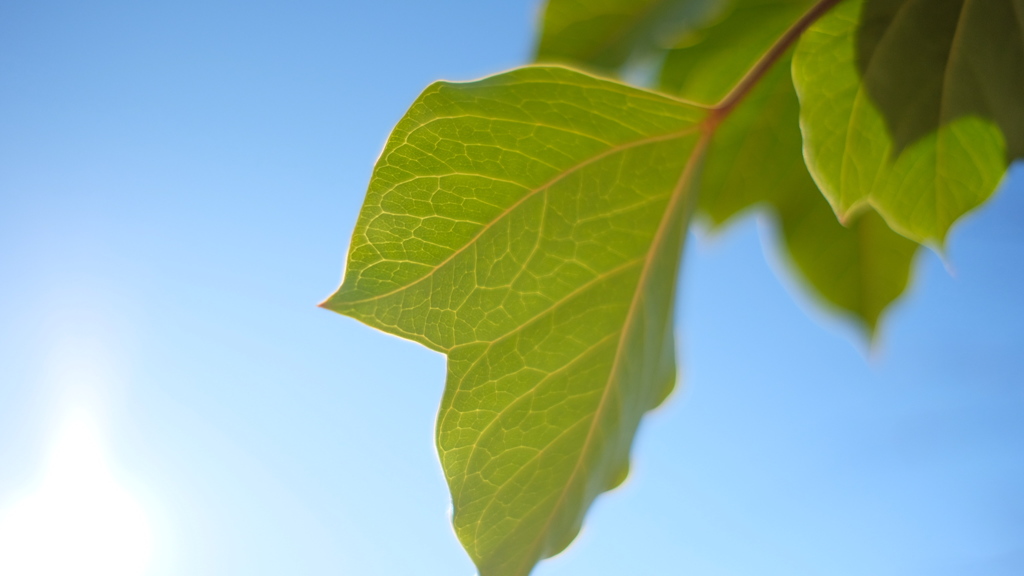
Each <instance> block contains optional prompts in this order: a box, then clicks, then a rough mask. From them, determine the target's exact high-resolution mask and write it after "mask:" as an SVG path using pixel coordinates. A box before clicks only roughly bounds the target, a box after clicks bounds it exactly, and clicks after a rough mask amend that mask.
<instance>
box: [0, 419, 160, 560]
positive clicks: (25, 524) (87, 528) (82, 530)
mask: <svg viewBox="0 0 1024 576" xmlns="http://www.w3.org/2000/svg"><path fill="white" fill-rule="evenodd" d="M151 548H152V533H151V531H150V528H149V524H148V522H147V519H146V516H145V513H144V512H143V510H142V508H141V507H140V506H139V504H138V503H137V502H136V501H135V500H134V499H133V498H132V496H131V494H129V493H128V492H127V491H126V490H125V489H124V488H123V487H122V486H121V485H120V484H119V483H118V482H117V479H116V478H115V477H114V476H113V474H112V472H111V471H110V468H109V466H108V464H107V459H106V455H105V454H104V451H103V444H102V441H101V437H100V434H99V430H98V429H97V427H96V425H95V423H94V422H93V421H92V420H91V419H90V418H89V417H88V416H87V415H85V414H81V413H79V414H76V415H74V416H72V417H71V418H69V419H68V421H67V422H66V423H65V425H64V427H63V428H62V429H61V431H60V433H59V434H58V436H57V441H56V443H55V445H54V447H53V452H52V454H51V457H50V461H49V465H48V467H47V470H46V474H45V476H44V478H43V481H42V483H41V484H40V485H39V487H38V488H37V489H36V490H35V491H34V492H32V493H30V494H28V495H26V496H25V497H24V498H22V499H20V500H18V501H17V502H15V503H14V504H13V506H11V507H9V508H7V509H5V510H0V574H2V575H3V576H141V575H142V574H144V573H145V571H146V566H147V564H148V563H149V557H150V554H151Z"/></svg>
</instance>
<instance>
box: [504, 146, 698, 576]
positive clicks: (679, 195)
mask: <svg viewBox="0 0 1024 576" xmlns="http://www.w3.org/2000/svg"><path fill="white" fill-rule="evenodd" d="M711 136H712V132H711V131H704V132H703V134H702V135H701V138H700V140H698V141H697V144H696V145H695V146H694V148H693V150H692V151H691V152H690V157H689V158H688V159H687V160H686V165H685V166H684V167H683V171H682V172H681V173H680V175H679V180H678V181H677V183H676V186H675V189H674V190H673V191H672V197H671V198H670V199H669V203H668V206H666V207H665V214H664V215H663V216H662V219H661V221H660V222H659V223H658V228H657V230H656V232H655V235H654V238H653V240H652V241H651V247H650V249H648V251H647V254H646V256H645V258H644V266H643V268H642V269H641V271H640V278H639V279H638V280H637V289H636V291H634V292H633V298H632V299H631V300H630V303H629V310H628V311H627V312H626V318H625V319H624V321H623V323H622V329H621V330H620V332H619V342H618V344H617V345H616V348H615V356H614V359H613V360H612V366H611V369H610V370H609V372H608V381H607V383H606V384H605V386H604V390H603V391H602V393H601V399H600V400H599V401H598V405H597V409H596V410H595V411H594V416H593V419H592V420H591V423H590V428H589V429H588V430H587V435H586V437H585V438H584V441H583V446H582V448H580V452H579V458H577V460H576V464H575V465H574V466H573V470H572V473H570V475H569V478H568V480H566V482H565V484H564V487H563V488H562V490H561V492H559V494H558V499H557V500H556V501H555V505H554V507H553V508H552V510H551V513H550V514H549V515H548V519H547V520H546V521H545V523H544V526H543V527H542V528H541V529H540V530H539V531H538V533H537V537H536V538H535V539H534V542H533V544H532V545H531V551H532V552H535V551H536V550H537V547H538V546H540V544H541V542H542V541H543V540H544V537H545V536H546V533H547V531H548V529H549V528H550V527H551V523H552V522H553V521H554V519H555V517H556V516H557V515H558V512H559V510H560V509H561V507H562V506H563V505H564V504H565V497H566V494H568V492H569V488H570V487H571V486H572V485H573V482H574V481H575V480H576V476H577V475H578V474H579V472H580V470H581V469H582V465H583V462H584V461H585V460H586V455H587V451H588V450H589V448H590V443H591V442H592V441H593V439H594V431H595V430H596V429H597V423H598V421H600V419H601V416H602V413H603V412H604V409H605V406H607V401H608V396H609V391H610V390H611V389H612V387H613V383H614V382H615V380H616V375H617V373H618V370H619V364H620V362H621V360H622V357H623V352H624V349H625V348H624V346H623V343H624V342H626V340H627V339H628V338H627V336H628V334H627V331H628V330H629V328H630V327H631V326H632V323H633V317H634V315H635V314H636V309H637V305H638V303H639V302H640V300H641V298H640V295H641V294H643V293H644V287H645V286H646V284H647V279H648V276H649V275H650V271H651V268H652V266H651V264H652V263H653V262H654V257H653V256H654V254H656V253H657V252H658V251H659V250H660V249H661V244H662V242H663V240H664V239H665V233H666V230H667V229H668V227H669V223H670V222H671V221H672V218H673V216H674V215H675V213H676V211H677V210H678V209H679V204H680V202H681V201H682V200H683V199H684V198H685V196H686V195H687V194H686V193H685V192H686V191H687V190H688V188H689V187H690V186H688V182H689V183H690V184H692V182H690V180H691V178H692V177H693V171H694V170H695V169H696V166H697V163H698V162H697V160H698V159H700V158H702V157H703V155H704V152H705V151H706V150H707V146H708V144H709V142H710V140H711ZM532 556H533V554H530V555H523V558H524V560H525V561H526V563H525V564H523V565H532V563H533V562H535V560H534V559H533V558H532Z"/></svg>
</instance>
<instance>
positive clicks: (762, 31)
mask: <svg viewBox="0 0 1024 576" xmlns="http://www.w3.org/2000/svg"><path fill="white" fill-rule="evenodd" d="M810 4H811V2H808V1H800V2H794V1H790V0H740V1H739V2H738V3H737V6H736V8H735V10H734V11H733V12H732V13H730V14H729V15H728V16H727V17H726V18H725V19H724V20H722V21H721V22H720V23H719V24H717V25H716V26H714V27H712V28H710V29H709V30H707V31H706V33H705V39H704V40H703V41H701V42H699V43H697V44H694V45H691V46H687V47H684V48H679V49H676V50H673V52H672V54H671V55H670V56H669V58H667V59H666V62H665V67H664V69H663V71H662V80H661V83H662V86H663V87H665V88H667V89H672V90H673V91H678V93H679V94H680V95H681V96H682V97H684V98H687V99H692V100H696V101H699V102H707V103H712V102H718V101H719V100H720V99H721V98H722V97H723V96H725V93H726V92H727V91H728V89H729V88H731V86H733V85H735V84H736V83H737V82H738V81H739V79H740V78H741V77H742V76H743V74H745V73H746V71H747V70H748V69H749V68H750V67H751V66H752V65H753V64H754V63H755V62H756V61H757V59H758V58H759V56H760V55H761V54H762V53H763V52H764V51H766V50H767V49H768V47H769V46H770V45H771V44H772V43H773V42H774V41H775V39H776V38H778V37H779V36H780V35H781V34H782V33H783V32H784V31H785V30H786V29H787V28H789V26H790V25H791V24H792V23H793V22H794V21H795V20H796V19H797V18H799V17H800V15H801V14H803V13H804V11H806V9H807V8H808V7H809V5H810ZM789 62H790V59H789V58H784V59H783V60H781V61H779V62H777V63H776V64H775V66H774V67H773V68H772V70H770V71H769V72H768V73H767V74H766V75H765V76H764V77H763V78H762V79H761V81H760V82H759V83H758V85H757V87H755V88H754V90H753V91H752V92H751V93H750V94H749V95H748V96H747V98H746V99H745V100H743V101H742V102H741V103H740V105H739V106H738V107H737V108H736V109H735V110H733V111H732V113H731V114H730V115H729V117H728V118H727V119H726V120H725V121H724V122H722V124H721V125H720V126H719V127H718V129H717V130H716V133H715V136H714V139H713V140H712V142H711V145H710V147H709V150H708V154H707V158H706V160H705V167H704V175H703V177H702V181H701V194H700V200H699V208H700V212H701V214H703V215H704V216H705V217H706V218H707V219H708V220H709V221H710V222H711V223H712V224H713V225H715V226H721V225H722V224H724V223H725V222H727V221H728V220H729V219H731V218H733V217H734V216H735V215H737V214H739V213H742V212H744V211H746V210H748V209H749V208H751V207H754V206H764V207H766V208H768V209H769V210H770V212H771V213H772V215H773V216H774V217H775V219H776V220H777V222H778V230H779V233H780V235H781V237H782V240H783V241H784V242H785V247H786V248H787V250H788V258H787V259H788V260H789V261H790V262H791V263H792V264H793V266H794V268H795V269H796V271H797V272H798V273H799V277H800V278H801V279H802V280H803V281H804V283H805V285H807V286H808V287H809V288H810V289H811V293H812V295H816V296H818V298H819V299H822V300H824V301H826V302H827V303H828V304H829V305H831V306H833V307H836V308H838V309H839V310H840V311H843V312H845V313H848V314H851V315H852V316H853V317H854V318H855V319H856V320H858V321H859V322H860V323H862V324H863V325H864V327H865V328H866V329H867V330H868V332H869V333H870V332H873V331H874V329H875V327H876V325H877V323H878V319H879V317H880V315H881V314H882V312H883V311H884V310H885V308H886V307H887V306H888V305H889V304H890V303H891V302H892V301H893V300H895V299H896V298H897V297H898V296H899V295H900V294H901V293H902V292H903V289H904V288H905V287H906V284H907V281H908V278H909V274H910V268H911V265H912V264H913V258H914V254H915V253H916V251H917V244H916V243H914V242H912V241H910V240H907V239H905V238H903V237H902V236H900V235H899V234H896V233H895V232H893V231H891V230H890V229H889V228H888V227H887V226H886V225H885V223H884V222H882V221H881V219H880V218H879V217H878V216H877V214H875V213H874V212H872V211H866V212H865V213H864V215H863V216H862V217H855V218H853V219H851V221H850V222H848V223H847V226H843V225H842V224H840V223H839V222H838V221H837V220H836V217H835V215H834V214H833V213H832V210H831V209H830V208H829V205H828V202H826V201H825V199H824V198H823V197H822V195H821V193H820V192H819V191H818V187H817V186H816V185H815V183H814V181H813V180H812V179H811V176H810V174H808V172H807V168H806V166H805V165H804V160H803V155H802V152H801V146H802V138H801V135H800V128H799V104H798V102H797V98H796V93H795V91H794V89H793V83H792V81H791V80H790V72H789V68H790V67H789Z"/></svg>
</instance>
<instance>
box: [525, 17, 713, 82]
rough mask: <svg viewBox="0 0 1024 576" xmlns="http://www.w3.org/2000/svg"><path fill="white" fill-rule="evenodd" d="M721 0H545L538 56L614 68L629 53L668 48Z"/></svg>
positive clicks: (594, 67) (542, 59)
mask: <svg viewBox="0 0 1024 576" xmlns="http://www.w3.org/2000/svg"><path fill="white" fill-rule="evenodd" d="M725 4H726V1H725V0H587V1H584V0H549V1H548V3H547V5H546V7H545V9H544V17H543V21H542V24H541V34H540V39H539V41H538V47H537V57H536V60H537V61H538V62H557V63H562V64H570V65H575V66H582V67H584V68H589V69H592V70H596V71H600V72H605V73H608V72H615V71H616V70H618V69H619V68H620V67H622V65H623V64H625V63H626V62H627V61H628V60H629V59H630V58H632V57H635V56H644V55H648V54H651V53H653V52H658V51H661V50H664V49H667V48H670V47H671V46H672V45H673V44H675V43H676V41H677V40H678V39H679V37H680V35H682V34H683V33H685V32H686V31H687V30H688V29H690V28H692V27H694V26H697V25H699V24H701V23H703V22H705V21H706V20H707V19H708V18H709V17H711V16H712V15H713V14H714V13H715V12H716V11H717V10H719V9H720V8H721V7H722V6H723V5H725Z"/></svg>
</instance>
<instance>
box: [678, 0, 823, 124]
mask: <svg viewBox="0 0 1024 576" xmlns="http://www.w3.org/2000/svg"><path fill="white" fill-rule="evenodd" d="M812 4H814V0H736V1H735V2H734V3H733V5H732V6H731V9H730V10H729V11H728V12H726V13H725V14H724V15H723V17H722V18H721V19H720V20H718V21H717V22H715V23H714V25H711V26H708V27H707V28H705V29H702V30H700V31H698V32H696V33H695V34H694V35H693V36H692V37H691V38H687V39H685V42H684V45H682V46H677V47H675V48H674V49H673V50H671V51H670V52H669V53H668V56H667V57H666V58H665V63H664V66H663V67H662V73H661V88H662V89H663V90H665V91H667V92H671V93H673V94H678V95H680V96H681V97H682V98H685V99H687V100H690V101H693V102H699V103H701V104H706V105H712V104H716V103H718V101H719V100H721V99H722V98H723V97H724V96H725V95H726V94H727V93H728V92H729V90H730V89H731V88H732V87H733V86H735V85H736V84H737V83H738V82H739V80H740V79H741V78H742V77H743V75H744V74H746V72H747V71H748V70H750V69H751V67H753V66H754V64H755V63H756V62H757V61H758V59H759V58H760V57H761V55H762V54H764V53H765V52H766V51H767V50H768V48H769V47H771V45H772V44H773V43H775V41H776V40H777V39H778V38H779V36H781V35H782V34H783V32H785V31H786V29H787V28H789V27H790V26H791V25H792V24H793V23H794V22H796V20H797V19H798V18H800V16H801V15H803V13H804V12H806V11H807V9H808V8H810V7H811V5H812ZM783 66H784V63H782V62H777V63H776V64H775V68H781V67H783Z"/></svg>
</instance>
